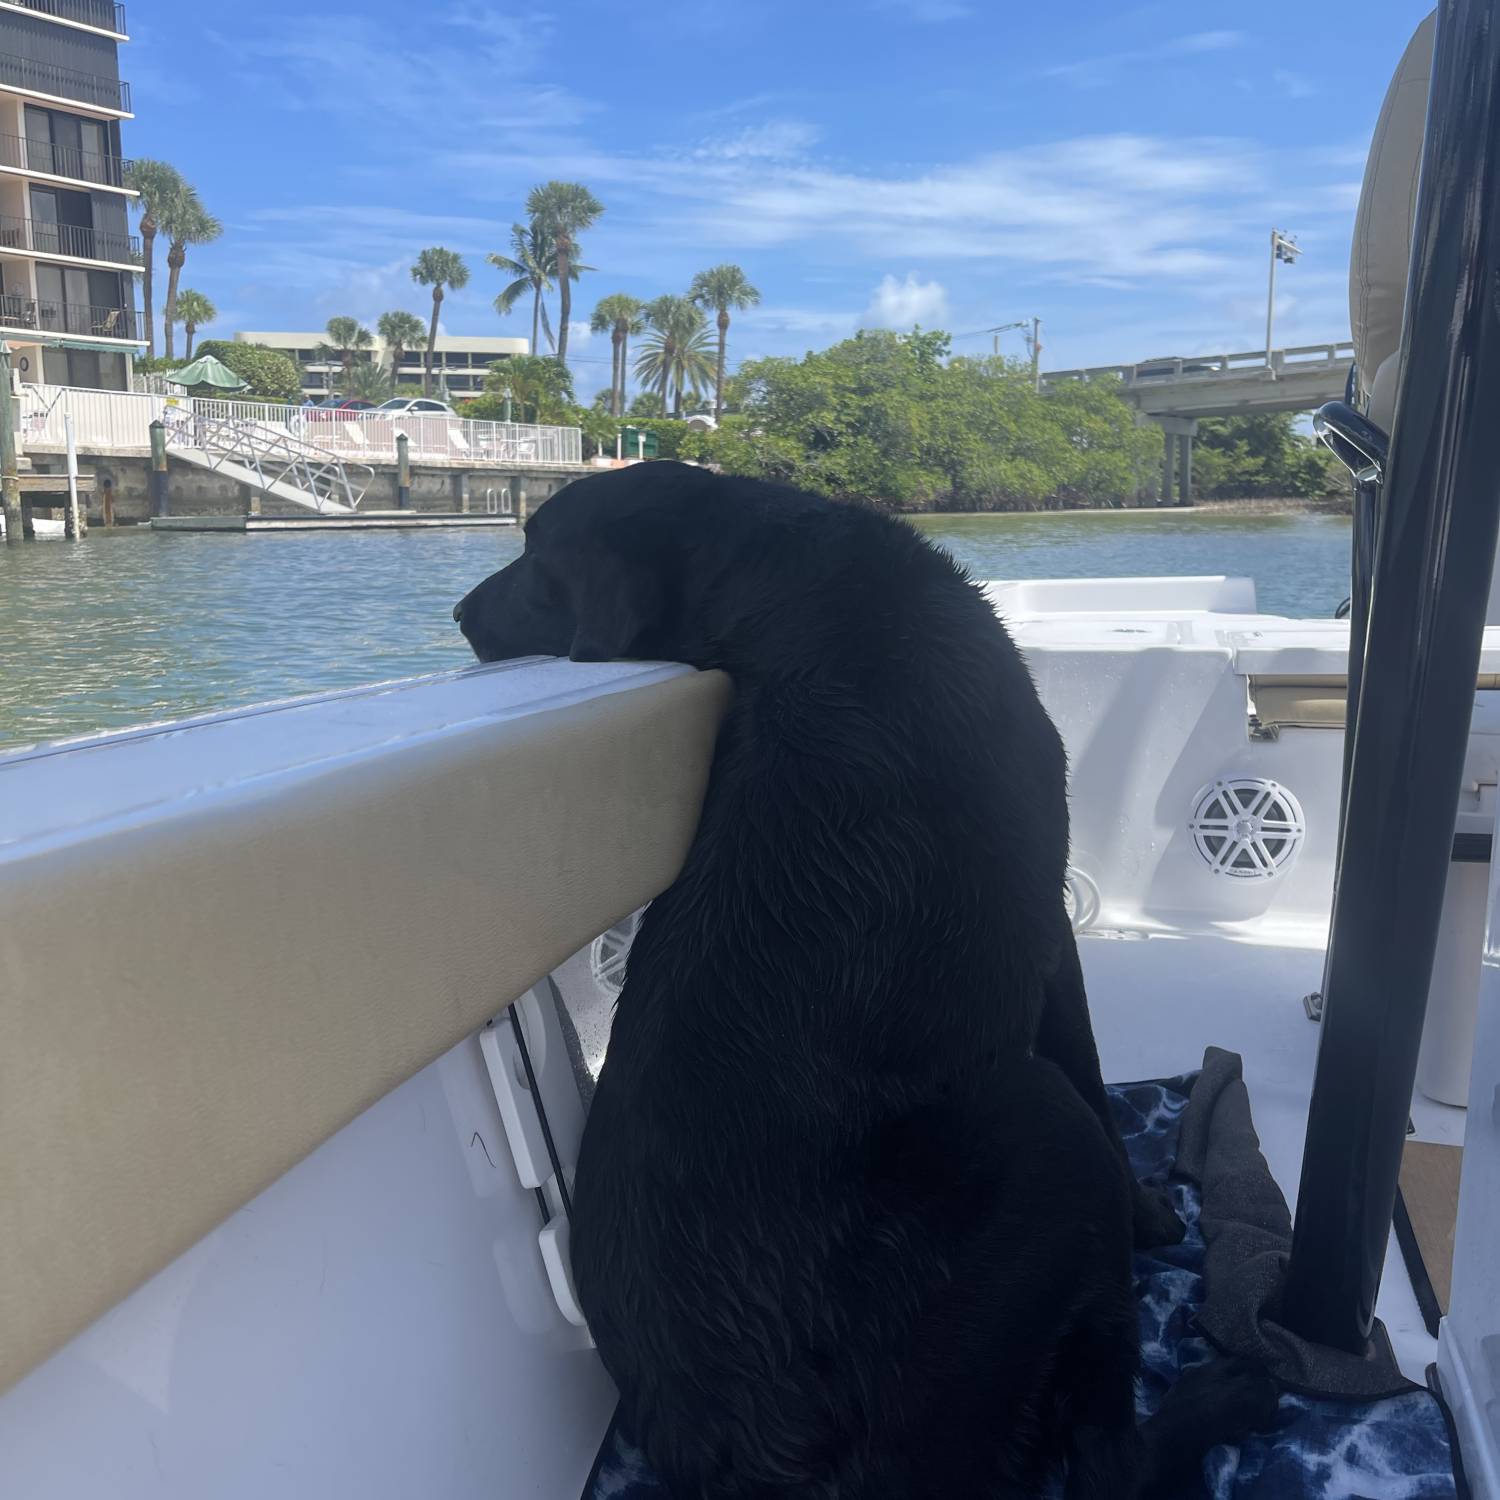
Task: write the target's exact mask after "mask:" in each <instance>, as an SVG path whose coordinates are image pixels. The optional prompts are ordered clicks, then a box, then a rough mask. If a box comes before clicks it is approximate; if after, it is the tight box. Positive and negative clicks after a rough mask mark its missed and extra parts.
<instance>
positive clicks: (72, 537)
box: [63, 412, 89, 542]
mask: <svg viewBox="0 0 1500 1500" xmlns="http://www.w3.org/2000/svg"><path fill="white" fill-rule="evenodd" d="M63 440H64V443H65V444H66V447H67V455H68V502H67V505H66V507H65V508H64V510H63V535H64V536H65V537H67V539H68V540H69V541H70V542H79V541H82V540H83V538H84V536H85V534H86V533H87V531H88V526H89V523H88V515H87V513H86V512H85V511H84V510H83V508H82V507H81V506H80V505H79V503H78V443H77V440H76V439H75V437H74V435H73V413H72V412H66V413H64V415H63Z"/></svg>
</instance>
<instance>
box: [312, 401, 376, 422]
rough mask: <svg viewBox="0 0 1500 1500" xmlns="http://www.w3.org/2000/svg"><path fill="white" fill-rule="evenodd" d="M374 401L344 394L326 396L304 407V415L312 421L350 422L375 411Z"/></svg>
mask: <svg viewBox="0 0 1500 1500" xmlns="http://www.w3.org/2000/svg"><path fill="white" fill-rule="evenodd" d="M374 408H375V403H374V402H373V401H361V400H359V399H357V398H345V397H343V396H325V397H324V398H323V399H322V400H321V401H317V402H314V403H313V405H311V406H307V407H304V408H303V415H304V416H306V417H307V419H308V420H309V421H311V422H350V421H353V420H354V419H355V418H356V417H359V416H362V415H363V414H364V413H365V412H367V411H373V410H374Z"/></svg>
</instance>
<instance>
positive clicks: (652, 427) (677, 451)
mask: <svg viewBox="0 0 1500 1500" xmlns="http://www.w3.org/2000/svg"><path fill="white" fill-rule="evenodd" d="M623 425H624V426H626V427H633V428H635V429H636V431H638V432H654V433H655V434H656V445H657V446H656V456H657V457H658V458H683V459H692V460H693V461H694V462H701V459H700V458H699V445H698V442H697V439H698V438H700V437H702V436H704V434H702V433H698V432H694V431H693V429H692V428H690V427H689V426H688V425H687V423H686V422H679V421H678V420H677V419H676V418H675V417H629V418H627V419H626V421H625V422H624V424H623ZM611 442H613V439H611ZM610 451H611V452H613V451H614V449H613V448H611V449H610ZM625 457H626V458H633V457H634V454H632V453H631V452H630V451H629V450H628V449H627V451H626V453H625ZM736 472H747V473H748V472H750V471H748V470H745V471H738V470H737V471H736Z"/></svg>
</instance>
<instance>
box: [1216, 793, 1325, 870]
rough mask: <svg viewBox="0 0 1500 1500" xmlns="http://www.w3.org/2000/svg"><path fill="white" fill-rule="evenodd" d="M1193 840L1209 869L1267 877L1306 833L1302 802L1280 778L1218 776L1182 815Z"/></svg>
mask: <svg viewBox="0 0 1500 1500" xmlns="http://www.w3.org/2000/svg"><path fill="white" fill-rule="evenodd" d="M1188 827H1189V828H1190V829H1191V830H1192V834H1193V842H1194V843H1195V844H1196V845H1197V848H1198V853H1199V854H1201V855H1202V856H1203V858H1204V860H1205V862H1206V863H1207V864H1208V867H1209V869H1210V870H1212V871H1213V873H1214V874H1215V875H1227V876H1229V877H1230V878H1231V879H1233V880H1270V879H1272V878H1273V877H1274V876H1277V875H1280V874H1281V873H1282V871H1284V870H1286V869H1287V868H1288V867H1289V866H1290V865H1291V863H1292V862H1293V861H1294V860H1295V859H1296V857H1297V851H1298V850H1299V849H1300V848H1301V847H1302V840H1303V837H1304V835H1305V834H1306V831H1307V829H1306V824H1305V823H1304V821H1303V818H1302V808H1301V807H1300V806H1299V805H1298V802H1297V799H1296V798H1295V797H1294V796H1293V795H1292V794H1291V793H1290V792H1289V791H1288V790H1287V789H1286V788H1285V787H1284V786H1282V785H1280V783H1278V782H1275V781H1266V780H1264V779H1262V778H1261V777H1258V776H1236V777H1220V778H1219V779H1218V780H1217V781H1215V782H1214V783H1213V784H1212V785H1211V786H1207V787H1205V788H1204V789H1203V790H1202V791H1201V792H1199V793H1198V796H1197V799H1196V800H1195V802H1194V804H1193V815H1192V817H1191V818H1190V819H1189V820H1188Z"/></svg>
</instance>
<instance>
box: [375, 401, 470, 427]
mask: <svg viewBox="0 0 1500 1500" xmlns="http://www.w3.org/2000/svg"><path fill="white" fill-rule="evenodd" d="M457 415H458V413H457V412H456V411H454V410H453V408H452V407H451V406H449V405H448V403H447V402H446V401H434V400H433V399H432V398H431V397H430V396H393V397H392V398H391V399H390V400H389V401H382V402H381V403H380V405H379V406H376V407H372V408H371V409H370V410H369V411H362V412H360V414H359V419H360V421H361V422H368V421H369V420H370V419H371V418H372V417H404V416H412V417H456V416H457Z"/></svg>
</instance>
